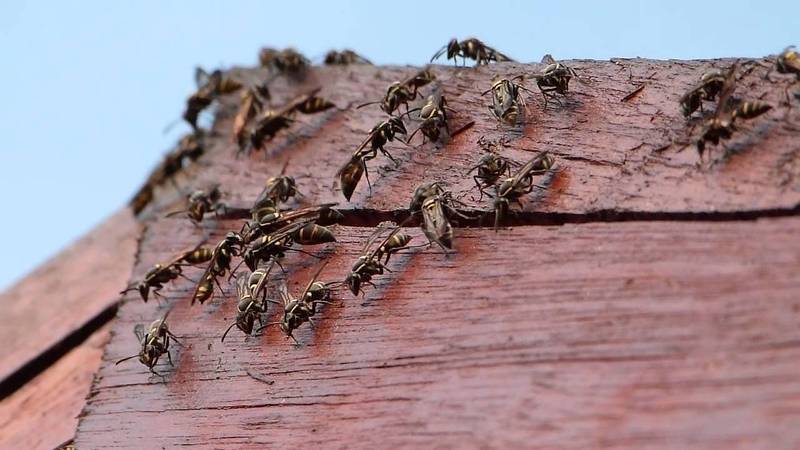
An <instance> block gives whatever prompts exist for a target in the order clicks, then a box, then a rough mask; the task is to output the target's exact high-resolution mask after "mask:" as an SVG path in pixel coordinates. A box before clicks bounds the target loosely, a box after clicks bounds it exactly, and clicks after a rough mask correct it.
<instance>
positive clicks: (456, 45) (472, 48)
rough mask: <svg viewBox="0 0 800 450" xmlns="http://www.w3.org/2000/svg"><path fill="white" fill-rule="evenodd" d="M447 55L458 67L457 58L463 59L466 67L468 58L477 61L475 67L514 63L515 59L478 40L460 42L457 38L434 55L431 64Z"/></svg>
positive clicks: (471, 39)
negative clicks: (497, 63) (505, 62)
mask: <svg viewBox="0 0 800 450" xmlns="http://www.w3.org/2000/svg"><path fill="white" fill-rule="evenodd" d="M445 53H447V59H452V60H453V63H454V64H456V65H458V62H457V59H456V58H457V57H459V56H460V57H461V59H462V62H463V63H464V65H465V66H466V65H467V58H469V59H472V60H475V65H477V66H481V65H484V64H489V63H490V62H492V61H494V62H504V61H510V62H513V61H514V60H513V59H511V58H509V57H508V56H506V55H504V54H502V53H500V52H498V51H497V50H495V49H493V48H492V47H489V46H488V45H486V44H484V43H483V42H481V41H480V40H478V39H476V38H469V39H464V40H463V41H460V42H459V41H458V40H457V39H455V38H453V39H450V42H448V43H447V45H445V46H444V47H442V48H441V49H439V51H437V52H436V53H435V54H434V55H433V57H432V58H431V62H433V61H435V60H436V59H437V58H439V57H440V56H442V55H444V54H445Z"/></svg>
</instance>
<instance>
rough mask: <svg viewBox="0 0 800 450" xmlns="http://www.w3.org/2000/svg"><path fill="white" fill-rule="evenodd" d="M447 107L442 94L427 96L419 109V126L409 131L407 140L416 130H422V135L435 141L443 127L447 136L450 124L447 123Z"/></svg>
mask: <svg viewBox="0 0 800 450" xmlns="http://www.w3.org/2000/svg"><path fill="white" fill-rule="evenodd" d="M448 109H450V108H448V107H447V100H445V98H444V96H443V95H440V96H438V98H437V96H434V95H431V96H429V97H428V100H427V101H426V102H425V104H424V105H422V107H421V108H420V109H419V117H420V119H422V122H421V123H420V125H419V127H418V128H417V129H416V130H414V132H413V133H411V136H409V137H408V140H409V141H411V139H412V138H413V137H414V135H415V134H417V131H422V135H423V136H424V137H426V138H428V140H430V141H432V142H436V141H438V140H439V138H440V137H441V130H442V128H444V130H445V131H446V132H447V134H448V136H449V135H450V126H449V125H448V124H447V110H448Z"/></svg>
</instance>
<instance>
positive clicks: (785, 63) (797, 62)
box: [775, 45, 800, 80]
mask: <svg viewBox="0 0 800 450" xmlns="http://www.w3.org/2000/svg"><path fill="white" fill-rule="evenodd" d="M775 70H777V71H778V73H793V74H795V75H796V76H797V79H798V80H800V55H799V54H798V53H797V50H795V47H794V45H792V46H790V47H786V48H785V49H784V50H783V51H782V52H781V54H780V55H778V58H777V59H776V60H775Z"/></svg>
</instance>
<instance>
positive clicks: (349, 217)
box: [220, 204, 800, 228]
mask: <svg viewBox="0 0 800 450" xmlns="http://www.w3.org/2000/svg"><path fill="white" fill-rule="evenodd" d="M456 210H457V211H458V212H459V213H461V214H463V215H465V216H467V217H470V218H469V219H465V218H461V217H456V218H452V219H451V220H452V225H453V227H454V228H482V227H491V226H492V223H493V221H494V214H493V211H491V210H476V209H456ZM337 211H339V212H340V213H342V216H343V218H342V219H341V220H340V221H339V222H338V223H339V225H343V226H348V227H374V226H376V225H378V224H380V223H382V222H386V221H392V222H396V223H403V226H405V227H417V226H419V225H420V218H419V217H412V218H410V219H409V212H408V210H406V209H395V210H379V209H370V208H360V209H337ZM798 214H800V204H797V205H795V206H794V207H791V208H767V209H752V210H733V211H625V210H617V209H598V210H595V211H589V212H585V213H560V212H542V211H513V210H512V211H511V213H510V214H509V215H508V217H507V222H506V226H558V225H567V224H581V223H598V222H599V223H614V222H731V221H753V220H758V219H764V218H778V217H791V216H796V215H798ZM220 218H221V219H230V220H235V219H249V218H250V210H249V209H247V208H228V209H227V210H226V211H225V213H224V214H222V215H220ZM406 220H407V221H406Z"/></svg>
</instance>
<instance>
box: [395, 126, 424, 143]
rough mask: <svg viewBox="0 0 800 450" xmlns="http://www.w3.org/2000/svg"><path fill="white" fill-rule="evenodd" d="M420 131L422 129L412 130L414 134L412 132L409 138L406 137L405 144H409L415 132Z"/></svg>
mask: <svg viewBox="0 0 800 450" xmlns="http://www.w3.org/2000/svg"><path fill="white" fill-rule="evenodd" d="M421 129H422V128H417V129H416V130H414V132H413V133H411V136H409V137H408V139H406V144H408V143H409V142H411V139H413V138H414V135H415V134H417V131H419V130H421ZM398 140H400V139H398Z"/></svg>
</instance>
